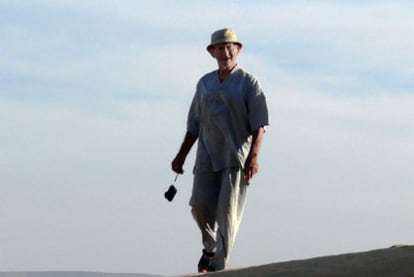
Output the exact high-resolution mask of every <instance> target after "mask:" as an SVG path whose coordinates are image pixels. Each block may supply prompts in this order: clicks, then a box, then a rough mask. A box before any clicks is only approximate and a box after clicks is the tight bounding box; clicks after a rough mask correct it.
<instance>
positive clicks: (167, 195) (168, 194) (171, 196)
mask: <svg viewBox="0 0 414 277" xmlns="http://www.w3.org/2000/svg"><path fill="white" fill-rule="evenodd" d="M176 193H177V189H176V188H175V186H174V185H171V186H170V187H169V188H168V190H167V191H166V192H165V193H164V196H165V198H166V199H167V200H168V201H170V202H171V201H172V200H173V199H174V196H175V194H176Z"/></svg>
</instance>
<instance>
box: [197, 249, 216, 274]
mask: <svg viewBox="0 0 414 277" xmlns="http://www.w3.org/2000/svg"><path fill="white" fill-rule="evenodd" d="M213 257H214V253H210V252H207V251H206V250H203V255H201V258H200V261H199V262H198V272H199V273H205V272H207V271H208V268H209V265H210V261H211V260H212V259H213Z"/></svg>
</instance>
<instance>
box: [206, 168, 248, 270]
mask: <svg viewBox="0 0 414 277" xmlns="http://www.w3.org/2000/svg"><path fill="white" fill-rule="evenodd" d="M247 184H248V182H247V179H246V177H245V175H244V172H243V170H242V169H239V168H229V169H226V170H224V171H223V172H222V174H221V190H220V194H219V198H218V201H217V216H216V222H217V227H218V228H217V234H216V254H215V256H214V258H213V260H212V262H211V264H212V266H213V267H214V268H215V269H216V270H222V269H224V268H225V267H226V264H227V262H228V260H229V257H230V252H231V250H232V248H233V245H234V241H235V239H236V235H237V232H238V230H239V226H240V222H241V219H242V216H243V211H244V206H245V199H246V190H247Z"/></svg>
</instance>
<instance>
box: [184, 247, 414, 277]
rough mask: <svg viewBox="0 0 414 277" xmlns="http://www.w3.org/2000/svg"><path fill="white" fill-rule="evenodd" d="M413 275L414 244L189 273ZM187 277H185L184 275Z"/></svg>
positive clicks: (302, 275)
mask: <svg viewBox="0 0 414 277" xmlns="http://www.w3.org/2000/svg"><path fill="white" fill-rule="evenodd" d="M201 275H202V276H214V277H216V276H217V277H221V276H223V277H224V276H225V277H230V276H249V277H250V276H284V277H286V276H288V277H291V276H294V277H299V276H300V277H304V276H315V277H316V276H318V277H323V276H352V277H358V276H361V277H362V276H363V277H369V276H376V277H377V276H414V246H393V247H390V248H385V249H378V250H372V251H367V252H360V253H350V254H342V255H335V256H327V257H318V258H312V259H308V260H298V261H290V262H281V263H274V264H268V265H262V266H253V267H247V268H241V269H233V270H225V271H221V272H215V273H208V274H193V275H191V274H190V275H185V277H190V276H201ZM182 277H184V276H182Z"/></svg>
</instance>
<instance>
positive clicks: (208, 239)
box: [190, 172, 221, 253]
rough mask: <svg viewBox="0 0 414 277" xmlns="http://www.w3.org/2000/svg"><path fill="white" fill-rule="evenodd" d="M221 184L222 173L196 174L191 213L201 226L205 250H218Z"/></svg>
mask: <svg viewBox="0 0 414 277" xmlns="http://www.w3.org/2000/svg"><path fill="white" fill-rule="evenodd" d="M220 185H221V184H220V175H219V174H217V173H214V172H212V173H201V174H200V173H197V174H195V175H194V185H193V192H192V195H191V199H190V205H191V206H192V209H191V213H192V215H193V217H194V220H195V221H196V223H197V225H198V227H199V228H200V231H201V236H202V242H203V246H204V250H205V251H207V252H210V253H214V252H215V251H216V231H215V224H216V215H217V201H218V197H219V192H220Z"/></svg>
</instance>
